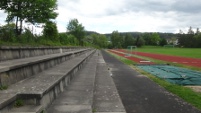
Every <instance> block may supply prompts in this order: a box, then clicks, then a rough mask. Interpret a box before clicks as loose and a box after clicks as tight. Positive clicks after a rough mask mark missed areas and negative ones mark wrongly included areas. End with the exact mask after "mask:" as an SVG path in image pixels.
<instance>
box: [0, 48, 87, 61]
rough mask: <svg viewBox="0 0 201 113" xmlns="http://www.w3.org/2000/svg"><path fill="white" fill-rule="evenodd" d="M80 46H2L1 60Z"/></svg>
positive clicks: (63, 50)
mask: <svg viewBox="0 0 201 113" xmlns="http://www.w3.org/2000/svg"><path fill="white" fill-rule="evenodd" d="M79 48H80V47H0V62H2V61H6V60H12V59H19V58H27V57H34V56H41V55H48V54H55V53H62V52H68V51H72V50H75V49H76V50H78V49H79ZM82 49H83V47H82Z"/></svg>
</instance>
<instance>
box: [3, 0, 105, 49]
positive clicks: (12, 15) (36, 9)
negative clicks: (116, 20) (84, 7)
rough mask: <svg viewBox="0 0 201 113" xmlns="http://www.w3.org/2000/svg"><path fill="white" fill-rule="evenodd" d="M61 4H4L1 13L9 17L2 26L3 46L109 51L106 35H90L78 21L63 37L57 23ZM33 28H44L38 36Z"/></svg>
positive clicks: (21, 0) (12, 0)
mask: <svg viewBox="0 0 201 113" xmlns="http://www.w3.org/2000/svg"><path fill="white" fill-rule="evenodd" d="M56 9H57V0H1V1H0V10H4V12H5V13H7V17H6V19H5V21H6V22H7V24H6V25H0V44H1V45H2V44H9V43H12V44H20V45H48V46H49V45H57V46H60V45H61V46H63V45H64V46H69V45H70V46H94V47H97V48H106V47H107V42H108V41H107V38H106V37H105V35H100V34H96V33H94V34H90V35H86V34H87V31H86V30H85V28H84V26H83V25H82V24H81V23H79V21H78V20H77V19H71V20H70V21H69V22H68V23H67V26H66V32H64V33H59V32H58V29H57V25H56V23H55V22H54V20H55V18H56V17H57V16H58V14H57V13H56V12H55V10H56ZM24 24H30V25H32V26H35V27H37V26H38V25H40V26H42V28H43V31H42V34H39V35H37V34H34V33H33V29H31V28H29V27H24Z"/></svg>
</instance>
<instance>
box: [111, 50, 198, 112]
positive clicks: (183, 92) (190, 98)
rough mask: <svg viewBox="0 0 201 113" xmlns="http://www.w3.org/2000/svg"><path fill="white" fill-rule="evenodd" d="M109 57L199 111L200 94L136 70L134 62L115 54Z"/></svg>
mask: <svg viewBox="0 0 201 113" xmlns="http://www.w3.org/2000/svg"><path fill="white" fill-rule="evenodd" d="M108 53H110V52H108ZM110 54H111V53H110ZM111 55H113V56H114V57H116V58H117V59H119V60H120V61H121V62H123V63H125V64H127V65H129V66H131V67H132V68H133V69H135V70H136V71H138V72H139V73H141V74H143V75H146V76H147V77H148V78H149V79H150V80H152V81H154V82H155V83H157V84H158V85H160V86H162V87H164V88H165V89H166V90H167V91H169V92H171V93H173V94H175V95H177V96H178V97H180V98H182V99H183V100H184V101H186V102H188V103H190V104H191V105H193V106H195V107H196V108H198V109H200V110H201V104H200V103H201V93H198V92H194V91H193V90H192V89H190V88H187V87H184V86H180V85H175V84H171V83H169V82H167V81H165V80H163V79H160V78H158V77H156V76H154V75H151V74H149V73H147V72H145V71H143V70H141V69H139V68H137V67H136V66H134V65H133V64H135V62H133V61H131V60H128V59H125V58H122V57H120V56H117V55H115V54H111Z"/></svg>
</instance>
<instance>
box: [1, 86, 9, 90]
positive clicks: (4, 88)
mask: <svg viewBox="0 0 201 113" xmlns="http://www.w3.org/2000/svg"><path fill="white" fill-rule="evenodd" d="M6 89H8V86H6V85H2V86H0V90H6Z"/></svg>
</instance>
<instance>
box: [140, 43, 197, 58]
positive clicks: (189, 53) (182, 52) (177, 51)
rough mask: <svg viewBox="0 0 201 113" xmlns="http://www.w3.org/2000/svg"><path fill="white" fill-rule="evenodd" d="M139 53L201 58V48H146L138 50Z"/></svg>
mask: <svg viewBox="0 0 201 113" xmlns="http://www.w3.org/2000/svg"><path fill="white" fill-rule="evenodd" d="M137 51H139V52H148V53H157V54H166V55H174V56H183V57H190V58H201V48H164V47H155V46H144V47H142V48H137Z"/></svg>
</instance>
